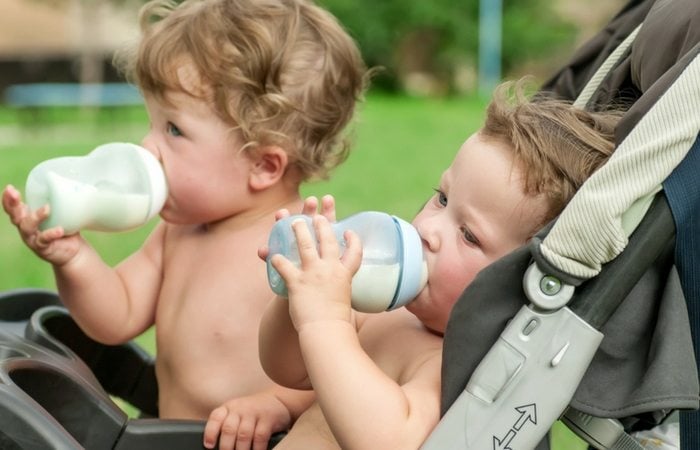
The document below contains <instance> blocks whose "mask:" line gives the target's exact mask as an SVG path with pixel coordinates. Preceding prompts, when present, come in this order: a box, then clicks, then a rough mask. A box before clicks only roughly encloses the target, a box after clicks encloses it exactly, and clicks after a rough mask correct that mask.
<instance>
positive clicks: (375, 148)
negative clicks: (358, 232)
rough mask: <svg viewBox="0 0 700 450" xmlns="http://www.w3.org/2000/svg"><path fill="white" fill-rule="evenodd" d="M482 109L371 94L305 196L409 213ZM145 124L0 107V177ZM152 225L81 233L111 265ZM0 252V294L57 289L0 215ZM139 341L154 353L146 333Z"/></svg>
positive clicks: (564, 433) (127, 118) (125, 117)
mask: <svg viewBox="0 0 700 450" xmlns="http://www.w3.org/2000/svg"><path fill="white" fill-rule="evenodd" d="M484 106H485V105H484V103H483V101H481V100H478V99H470V98H461V99H419V98H409V97H388V96H380V95H371V96H369V97H368V99H367V101H366V102H365V104H364V105H363V106H362V107H361V109H360V111H359V115H358V121H357V123H356V125H355V127H354V133H353V134H354V137H355V139H354V142H355V145H354V146H353V151H352V152H351V154H350V156H349V158H348V160H347V161H346V162H345V163H344V164H343V165H341V166H340V167H338V168H337V169H336V170H335V171H334V172H333V174H332V177H331V178H330V180H328V181H322V182H314V183H309V184H307V185H304V186H303V188H302V192H303V193H304V195H317V196H320V195H323V194H326V193H331V194H333V195H334V196H335V197H336V199H337V203H338V217H344V216H347V215H349V214H352V213H354V212H357V211H361V210H380V211H386V212H390V213H392V214H396V215H398V216H401V217H404V218H406V219H410V218H411V217H412V216H413V215H414V214H415V213H416V212H417V211H418V210H419V209H420V207H421V206H422V204H423V202H425V200H426V199H427V198H428V197H429V196H430V195H432V192H433V191H432V189H433V188H435V187H436V186H437V183H438V181H439V178H440V175H441V173H442V171H443V170H445V168H447V166H448V165H449V164H450V162H451V161H452V158H453V157H454V155H455V153H456V152H457V149H458V148H459V146H460V145H461V144H462V142H463V141H464V140H465V139H466V138H467V137H468V136H469V135H470V134H471V133H473V132H474V131H476V130H477V129H478V128H479V126H480V124H481V120H482V117H483V110H484ZM18 121H19V122H20V123H18ZM39 122H40V123H39ZM146 129H147V119H146V116H145V114H144V113H143V111H142V110H140V109H130V110H125V111H112V112H111V113H95V112H93V111H79V110H51V111H40V112H39V113H38V114H36V115H31V114H27V115H22V116H18V115H17V114H15V112H14V111H10V110H7V109H1V108H0V183H2V185H3V186H4V185H6V184H13V185H15V186H17V187H18V188H19V189H20V190H23V186H24V181H25V179H26V176H27V174H28V173H29V171H30V170H31V168H32V167H33V166H34V165H36V164H38V163H39V162H40V161H43V160H45V159H48V158H53V157H57V156H62V155H82V154H85V153H87V152H89V151H90V150H91V149H92V148H94V147H95V146H97V145H99V144H100V143H104V142H109V141H130V142H139V141H140V139H141V136H142V135H143V134H144V133H145V131H146ZM152 226H153V223H151V224H149V225H148V226H145V227H142V228H141V229H138V230H136V231H132V232H127V233H118V234H106V233H91V232H88V233H85V236H86V238H87V239H88V240H89V241H90V242H91V243H92V244H93V245H94V246H95V247H96V249H97V250H98V251H99V252H100V254H101V255H102V256H103V258H104V259H105V260H106V261H107V262H109V263H110V264H114V263H116V262H118V261H120V260H121V259H123V258H124V257H126V256H127V255H129V254H130V253H131V252H133V251H134V250H136V249H137V248H138V247H139V245H140V244H141V242H142V241H143V240H144V238H145V236H146V235H147V234H148V232H149V231H150V229H151V228H152ZM0 249H2V250H0V251H1V252H2V254H1V257H2V262H1V263H0V267H2V269H3V270H0V290H7V289H12V288H18V287H30V286H32V287H44V288H49V289H53V288H54V281H53V276H52V273H51V270H50V268H49V266H48V264H46V263H44V262H43V261H40V260H39V259H38V258H36V257H35V256H34V255H33V254H32V253H31V251H29V250H28V249H27V248H26V247H25V246H24V244H23V243H22V242H21V241H20V239H19V237H18V236H17V231H16V229H15V228H14V227H13V226H12V225H11V224H10V223H9V221H8V220H3V219H1V218H0ZM138 341H139V343H141V344H142V345H144V346H145V347H147V348H148V349H150V350H151V351H152V349H153V336H152V333H147V334H146V335H144V336H142V337H140V338H139V339H138ZM553 443H554V445H553V450H582V449H584V448H586V447H585V445H584V444H583V443H582V442H581V441H580V440H578V439H577V438H576V437H574V436H573V435H571V433H570V432H569V431H568V430H567V429H566V428H565V427H564V426H562V425H561V424H559V423H558V424H556V425H555V428H554V430H553Z"/></svg>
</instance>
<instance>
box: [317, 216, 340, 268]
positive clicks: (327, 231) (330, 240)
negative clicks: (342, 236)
mask: <svg viewBox="0 0 700 450" xmlns="http://www.w3.org/2000/svg"><path fill="white" fill-rule="evenodd" d="M313 223H314V228H315V230H316V236H318V246H319V253H320V254H321V256H322V257H323V258H330V259H334V260H335V259H338V258H339V257H340V246H339V245H338V241H337V240H336V239H335V233H334V232H333V228H332V227H331V224H330V223H328V219H326V218H325V216H317V217H314V220H313Z"/></svg>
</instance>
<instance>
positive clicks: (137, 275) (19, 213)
mask: <svg viewBox="0 0 700 450" xmlns="http://www.w3.org/2000/svg"><path fill="white" fill-rule="evenodd" d="M2 204H3V209H4V210H5V213H6V214H7V215H8V216H9V218H10V220H11V222H12V223H13V224H14V225H15V226H16V227H17V230H18V232H19V235H20V237H21V238H22V240H23V241H24V243H25V244H26V245H27V247H29V248H30V249H31V250H32V251H33V252H34V253H36V255H37V256H39V257H40V258H42V259H44V260H46V261H47V262H49V263H51V264H52V267H53V270H54V274H55V277H56V284H57V287H58V291H59V295H60V297H61V301H63V303H64V304H65V305H66V306H67V307H68V309H69V310H70V311H71V314H72V315H73V317H74V318H75V319H76V321H77V322H78V324H79V325H80V326H81V328H82V329H83V330H84V331H85V332H86V333H87V334H88V335H90V336H91V337H92V338H93V339H95V340H98V341H100V342H104V343H108V344H113V343H121V342H124V341H126V340H128V339H130V338H132V337H134V336H136V335H138V334H139V333H140V332H141V331H143V330H145V328H147V327H148V325H149V324H150V323H149V322H152V316H153V313H152V309H153V305H154V304H155V299H156V296H157V282H155V280H159V279H160V275H159V271H160V266H159V259H160V256H159V252H160V250H159V248H160V245H161V241H162V236H155V237H152V238H151V239H149V241H150V242H149V243H147V244H146V246H145V247H144V248H143V249H141V250H140V251H139V252H137V253H135V254H134V255H132V257H131V258H129V259H128V260H127V261H126V262H124V263H123V264H122V265H120V267H119V268H118V269H117V270H115V269H113V268H111V267H109V266H108V265H107V264H105V263H104V261H103V260H102V258H101V257H100V256H99V255H98V254H97V252H96V251H95V250H94V249H93V248H92V247H91V246H90V245H89V244H88V243H87V242H86V241H85V240H84V239H83V238H82V237H81V236H80V234H73V235H70V236H66V235H65V234H64V232H63V229H62V228H61V227H55V228H50V229H48V230H44V231H42V230H40V229H39V224H40V223H41V222H42V221H44V220H45V219H46V218H47V217H48V215H49V206H48V205H46V206H44V207H42V208H39V209H38V210H36V211H31V210H30V209H29V207H28V206H27V205H26V204H25V203H24V202H23V201H22V197H21V195H20V193H19V191H17V189H15V188H14V187H13V186H7V187H6V188H5V189H4V191H3V194H2ZM154 234H156V235H158V234H162V232H160V233H154Z"/></svg>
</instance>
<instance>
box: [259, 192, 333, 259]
mask: <svg viewBox="0 0 700 450" xmlns="http://www.w3.org/2000/svg"><path fill="white" fill-rule="evenodd" d="M301 214H304V215H305V216H315V215H317V214H321V215H322V216H324V217H325V218H327V219H328V220H329V221H330V222H335V198H333V196H332V195H330V194H326V195H324V196H323V197H321V203H320V205H319V202H318V199H317V198H316V197H315V196H313V195H312V196H310V197H307V198H306V199H304V206H303V207H302V210H301ZM290 215H291V213H290V212H289V210H288V209H279V210H277V211H276V212H275V220H276V221H277V220H281V219H284V218H285V217H289V216H290ZM268 253H269V249H268V248H267V245H264V246H262V247H260V248H259V249H258V257H259V258H260V259H262V260H263V261H267V255H268Z"/></svg>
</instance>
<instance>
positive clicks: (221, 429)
mask: <svg viewBox="0 0 700 450" xmlns="http://www.w3.org/2000/svg"><path fill="white" fill-rule="evenodd" d="M291 421H292V419H291V415H290V413H289V411H288V410H287V407H286V406H285V405H284V404H283V403H282V402H281V401H280V400H279V399H278V398H277V397H275V396H274V395H272V394H269V393H266V392H260V393H258V394H254V395H251V396H248V397H239V398H235V399H232V400H229V401H227V402H226V403H224V404H223V405H222V406H219V407H218V408H216V409H215V410H214V411H212V412H211V414H210V415H209V418H208V420H207V424H206V426H205V428H204V448H214V447H215V445H216V442H217V440H218V443H219V446H218V448H219V449H220V450H232V449H234V448H236V449H253V450H265V449H267V447H268V441H269V440H270V437H271V436H272V434H273V433H276V432H279V431H284V430H287V429H288V428H289V426H290V425H291Z"/></svg>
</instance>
